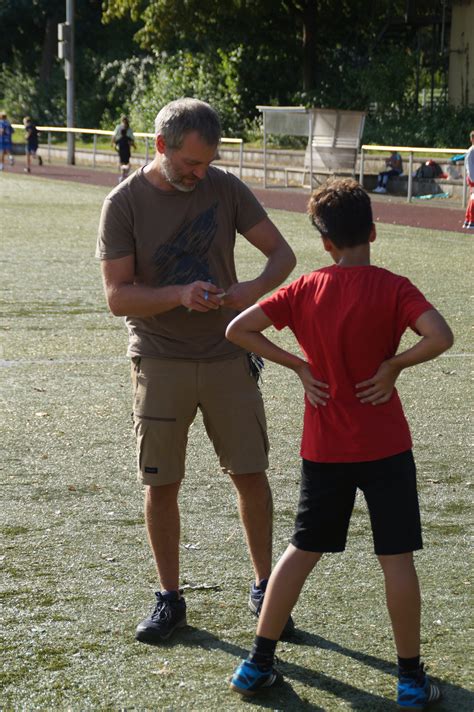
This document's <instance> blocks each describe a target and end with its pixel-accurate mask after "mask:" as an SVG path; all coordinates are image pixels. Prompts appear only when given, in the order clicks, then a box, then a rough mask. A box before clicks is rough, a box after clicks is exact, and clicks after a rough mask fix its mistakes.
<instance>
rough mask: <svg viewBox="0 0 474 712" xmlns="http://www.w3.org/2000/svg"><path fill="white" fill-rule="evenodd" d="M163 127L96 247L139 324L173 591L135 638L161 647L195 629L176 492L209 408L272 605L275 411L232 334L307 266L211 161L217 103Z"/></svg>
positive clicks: (152, 473) (159, 523)
mask: <svg viewBox="0 0 474 712" xmlns="http://www.w3.org/2000/svg"><path fill="white" fill-rule="evenodd" d="M155 134H156V139H155V145H156V154H155V158H154V160H153V161H152V162H151V163H150V164H149V165H147V166H146V167H144V168H141V169H139V170H138V171H136V173H134V174H133V175H132V176H130V178H128V179H127V180H126V181H124V182H123V183H121V184H120V185H119V186H118V187H117V188H115V189H114V190H113V191H112V192H111V193H110V194H109V195H108V196H107V198H106V200H105V202H104V207H103V211H102V216H101V223H100V228H99V239H98V248H97V255H98V256H99V257H100V258H101V259H102V273H103V279H104V286H105V292H106V297H107V301H108V304H109V307H110V309H111V311H112V313H113V314H115V315H116V316H125V317H126V323H127V327H128V331H129V349H128V353H129V355H130V356H131V358H132V381H133V386H134V426H135V433H136V437H137V457H138V470H139V479H140V481H141V482H142V483H143V484H144V485H145V520H146V527H147V533H148V539H149V543H150V546H151V549H152V552H153V556H154V559H155V562H156V567H157V571H158V576H159V579H160V585H161V590H160V591H157V592H156V599H157V600H156V606H155V608H154V610H153V612H152V613H151V615H150V616H149V617H148V618H146V619H145V620H144V621H143V622H142V623H140V624H139V626H138V628H137V633H136V637H137V639H138V640H140V641H142V642H146V643H151V644H159V643H160V642H161V641H162V640H166V639H167V638H169V637H170V635H171V634H172V633H173V631H174V630H175V629H176V628H177V627H181V626H184V625H186V603H185V601H184V598H183V597H182V596H181V595H180V592H179V536H180V515H179V508H178V492H179V488H180V484H181V480H182V478H183V477H184V461H185V453H186V442H187V434H188V429H189V426H190V425H191V423H192V421H193V420H194V417H195V415H196V412H197V409H198V408H199V409H200V410H201V412H202V414H203V419H204V424H205V426H206V430H207V433H208V435H209V437H210V439H211V441H212V443H213V445H214V449H215V451H216V453H217V455H218V457H219V461H220V465H221V468H222V470H223V471H224V472H225V473H227V474H229V475H230V477H231V479H232V482H233V484H234V486H235V488H236V490H237V495H238V502H239V511H240V516H241V519H242V523H243V526H244V529H245V534H246V538H247V543H248V547H249V551H250V556H251V559H252V564H253V568H254V571H255V579H256V580H255V584H253V585H252V588H251V593H250V598H249V607H250V608H251V610H252V611H253V612H254V613H255V614H256V615H258V614H259V612H260V608H261V604H262V601H263V596H264V592H265V587H266V582H267V579H268V577H269V575H270V570H271V538H272V533H271V532H272V498H271V491H270V488H269V485H268V481H267V478H266V474H265V469H266V467H267V465H268V460H267V454H268V440H267V436H266V424H265V414H264V410H263V403H262V398H261V395H260V391H259V389H258V386H257V383H256V379H255V378H254V376H253V375H252V368H251V361H250V359H249V358H248V354H247V353H246V352H245V351H244V350H242V349H241V348H240V347H236V346H235V345H234V344H231V343H230V342H229V341H227V340H226V339H225V330H226V327H227V325H228V323H229V322H230V321H231V320H232V318H233V317H234V316H235V315H236V314H237V313H238V312H240V311H241V310H243V309H245V308H246V307H248V306H250V305H251V304H253V303H254V302H255V301H256V300H257V299H259V298H260V297H261V296H262V295H263V294H265V293H266V292H268V291H269V290H271V289H273V288H274V287H276V286H277V285H279V284H280V283H281V282H282V281H283V280H284V279H285V278H286V277H287V276H288V274H289V273H290V272H291V270H292V269H293V267H294V265H295V263H296V260H295V256H294V254H293V252H292V250H291V248H290V247H289V246H288V244H287V243H286V242H285V240H284V239H283V237H282V236H281V234H280V233H279V231H278V230H277V228H276V227H275V225H274V224H273V223H272V222H271V221H270V219H269V218H268V217H267V215H266V213H265V211H264V210H263V208H262V206H261V205H260V204H259V203H258V201H257V200H256V199H255V197H254V196H253V194H252V193H251V191H250V190H249V189H248V188H247V187H246V186H245V185H244V184H243V183H242V182H241V181H240V180H238V179H237V178H236V177H235V176H233V175H232V174H231V173H227V172H225V171H222V170H220V169H218V168H215V167H213V166H211V163H212V161H213V160H214V159H216V158H217V149H218V143H219V140H220V135H221V127H220V122H219V118H218V116H217V114H216V112H215V111H214V110H213V109H212V108H211V107H210V106H209V105H208V104H205V103H204V102H201V101H197V100H194V99H180V100H177V101H174V102H171V103H170V104H168V105H167V106H165V107H164V108H163V109H162V110H161V111H160V112H159V114H158V116H157V117H156V121H155ZM236 231H237V232H239V233H241V234H242V235H243V236H244V237H245V238H246V239H247V240H248V241H249V242H250V243H251V244H252V245H254V246H255V247H256V248H257V249H258V250H260V251H261V252H262V253H263V254H264V255H265V256H266V258H267V261H266V264H265V267H264V269H263V271H262V272H261V274H260V275H258V276H257V277H256V278H255V279H252V280H249V281H246V282H238V281H237V277H236V271H235V264H234V245H235V233H236ZM289 625H290V626H291V625H292V622H291V621H289Z"/></svg>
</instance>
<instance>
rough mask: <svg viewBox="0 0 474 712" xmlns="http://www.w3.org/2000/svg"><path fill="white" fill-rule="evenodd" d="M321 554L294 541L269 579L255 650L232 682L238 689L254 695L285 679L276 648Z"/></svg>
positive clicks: (236, 671) (242, 692)
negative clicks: (278, 661) (295, 544)
mask: <svg viewBox="0 0 474 712" xmlns="http://www.w3.org/2000/svg"><path fill="white" fill-rule="evenodd" d="M321 556H322V554H320V553H314V552H310V551H302V550H300V549H297V548H296V547H294V546H293V544H290V545H289V546H288V548H287V550H286V552H285V553H284V554H283V556H282V557H281V559H280V561H279V562H278V563H277V565H276V567H275V569H274V570H273V571H272V575H271V576H270V580H269V582H268V586H267V589H266V593H265V599H264V601H263V606H262V610H261V612H260V617H259V620H258V627H257V635H256V637H255V640H254V644H253V647H252V650H251V651H250V653H249V655H248V658H247V660H244V661H243V662H241V663H240V665H239V666H238V667H237V668H236V669H235V670H234V673H233V675H232V679H231V681H230V687H231V689H232V690H234V691H235V692H238V693H239V694H241V695H245V696H250V695H254V694H255V693H256V692H258V691H259V690H261V689H264V688H268V687H273V686H274V685H277V684H279V683H280V682H281V681H282V679H283V678H282V675H281V673H279V672H278V670H276V669H275V668H274V667H273V662H274V657H275V648H276V645H277V642H278V639H279V638H280V635H281V632H282V630H283V628H284V626H285V624H286V622H287V620H288V617H289V615H290V613H291V610H292V608H293V606H294V605H295V603H296V601H297V600H298V596H299V594H300V592H301V589H302V588H303V584H304V582H305V581H306V578H307V577H308V575H309V573H310V572H311V571H312V569H313V568H314V566H315V564H316V563H317V562H318V561H319V559H320V558H321Z"/></svg>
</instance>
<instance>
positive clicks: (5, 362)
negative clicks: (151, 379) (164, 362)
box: [0, 356, 130, 368]
mask: <svg viewBox="0 0 474 712" xmlns="http://www.w3.org/2000/svg"><path fill="white" fill-rule="evenodd" d="M129 360H130V359H129V358H128V357H127V356H96V357H86V356H84V357H79V358H78V357H76V356H71V357H69V358H64V357H63V358H52V357H51V358H31V359H28V358H25V359H22V358H20V359H16V360H9V359H0V367H2V366H3V367H4V368H11V367H12V366H29V365H31V364H47V365H51V366H54V365H56V364H58V363H103V362H104V361H105V362H107V361H109V362H111V361H113V362H116V363H122V362H123V363H125V362H126V361H129Z"/></svg>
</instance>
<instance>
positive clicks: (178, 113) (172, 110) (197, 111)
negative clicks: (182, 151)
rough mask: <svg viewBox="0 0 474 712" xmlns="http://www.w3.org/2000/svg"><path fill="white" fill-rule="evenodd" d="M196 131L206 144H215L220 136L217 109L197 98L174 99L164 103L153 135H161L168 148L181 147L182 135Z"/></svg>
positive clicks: (156, 120)
mask: <svg viewBox="0 0 474 712" xmlns="http://www.w3.org/2000/svg"><path fill="white" fill-rule="evenodd" d="M191 131H197V133H198V134H199V136H200V137H201V138H202V140H203V141H204V142H205V143H207V144H208V146H216V145H217V144H218V143H219V140H220V137H221V122H220V120H219V116H218V114H217V111H215V110H214V109H213V108H212V106H209V104H206V102H205V101H199V99H188V98H183V99H176V101H171V102H170V103H169V104H166V106H164V107H163V108H162V109H161V111H160V112H159V113H158V115H157V117H156V119H155V136H158V135H161V136H163V138H164V140H165V143H166V145H167V147H168V148H171V149H178V148H181V146H182V144H183V141H184V137H185V136H186V134H188V133H190V132H191Z"/></svg>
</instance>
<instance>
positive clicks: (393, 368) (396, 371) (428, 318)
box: [356, 309, 454, 405]
mask: <svg viewBox="0 0 474 712" xmlns="http://www.w3.org/2000/svg"><path fill="white" fill-rule="evenodd" d="M415 329H416V331H417V332H418V333H419V334H420V335H421V339H420V341H418V343H417V344H415V345H414V346H412V347H411V348H410V349H407V350H406V351H402V353H400V354H397V355H396V356H393V358H389V359H387V361H383V363H382V364H381V365H380V367H379V369H378V371H377V373H376V374H375V376H373V377H372V378H369V380H368V381H363V382H362V383H357V384H356V388H360V389H363V390H360V391H359V392H358V393H357V394H356V395H357V398H359V399H360V401H361V403H372V405H379V404H381V403H386V402H387V401H388V400H390V398H391V395H392V392H393V388H394V386H395V381H396V380H397V378H398V376H399V375H400V373H401V371H403V369H404V368H409V367H410V366H416V365H417V364H418V363H423V362H424V361H430V360H431V359H433V358H436V356H439V355H440V354H442V353H443V351H447V350H448V349H449V348H451V346H452V345H453V343H454V336H453V332H452V331H451V329H450V328H449V326H448V324H447V323H446V321H445V320H444V319H443V317H442V316H441V314H440V313H439V312H438V311H436V309H430V310H429V311H426V312H424V313H423V314H422V315H421V316H420V317H419V318H418V319H417V321H416V322H415Z"/></svg>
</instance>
